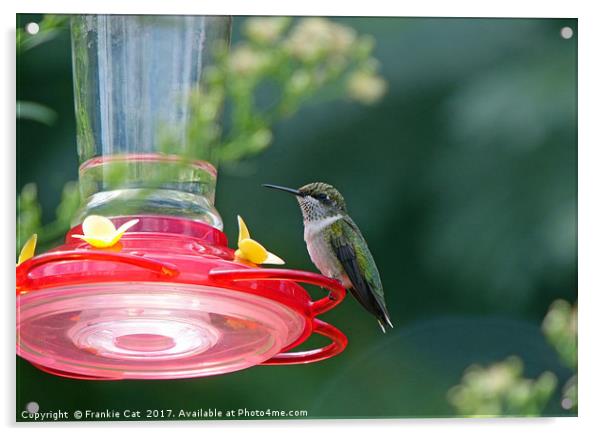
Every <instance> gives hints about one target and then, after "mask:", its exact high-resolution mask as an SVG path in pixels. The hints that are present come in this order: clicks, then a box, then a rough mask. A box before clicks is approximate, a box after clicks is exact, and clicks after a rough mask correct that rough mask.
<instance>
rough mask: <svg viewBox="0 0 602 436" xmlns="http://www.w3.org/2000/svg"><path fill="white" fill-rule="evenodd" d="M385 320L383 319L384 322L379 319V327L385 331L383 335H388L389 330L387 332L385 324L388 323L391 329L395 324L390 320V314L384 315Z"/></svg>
mask: <svg viewBox="0 0 602 436" xmlns="http://www.w3.org/2000/svg"><path fill="white" fill-rule="evenodd" d="M383 318H384V319H382V320H381V319H379V320H378V325H379V326H380V329H381V330H382V331H383V333H387V330H386V328H385V323H386V324H387V325H388V326H389V327H391V328H393V323H392V322H391V320H390V319H389V314H388V313H386V312H384V313H383Z"/></svg>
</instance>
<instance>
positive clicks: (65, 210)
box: [17, 182, 80, 254]
mask: <svg viewBox="0 0 602 436" xmlns="http://www.w3.org/2000/svg"><path fill="white" fill-rule="evenodd" d="M79 206H80V195H79V189H78V184H77V182H67V183H65V186H63V192H62V195H61V201H60V203H59V205H58V207H57V208H56V214H55V219H54V220H53V221H51V222H49V223H47V224H45V225H42V222H41V216H42V208H41V206H40V204H39V203H38V190H37V187H36V185H35V184H34V183H29V184H27V185H25V186H24V187H23V189H22V190H21V193H20V194H19V196H18V198H17V254H18V252H19V251H20V250H21V246H22V245H23V244H25V242H26V241H27V239H28V238H29V237H30V236H31V235H32V234H34V233H37V234H38V235H39V239H38V240H39V242H38V243H39V245H40V247H41V248H42V249H47V248H50V247H52V246H53V245H55V244H56V243H57V241H60V240H61V239H62V238H63V237H64V236H65V232H66V231H67V230H69V228H70V227H71V219H72V218H73V216H74V215H75V212H76V211H77V209H78V208H79Z"/></svg>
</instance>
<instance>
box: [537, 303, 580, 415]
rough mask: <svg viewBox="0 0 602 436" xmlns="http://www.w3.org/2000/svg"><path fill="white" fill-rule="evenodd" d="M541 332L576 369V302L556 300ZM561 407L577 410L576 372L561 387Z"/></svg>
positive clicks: (563, 359)
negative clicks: (573, 303)
mask: <svg viewBox="0 0 602 436" xmlns="http://www.w3.org/2000/svg"><path fill="white" fill-rule="evenodd" d="M542 329H543V332H544V334H545V336H546V339H547V340H548V341H549V342H550V343H551V344H552V345H553V346H554V349H555V350H556V352H557V353H558V355H559V356H560V358H561V360H562V362H563V363H564V364H565V365H566V366H567V367H569V368H570V369H571V370H572V371H575V372H576V371H577V303H575V305H574V306H572V307H571V305H570V304H569V303H568V302H567V301H564V300H556V301H554V302H553V303H552V305H551V306H550V310H549V311H548V314H547V315H546V317H545V318H544V320H543V325H542ZM561 404H562V407H563V408H565V409H570V410H572V411H574V412H575V413H576V412H577V407H578V404H577V374H575V375H574V376H572V377H571V378H570V379H569V380H568V381H567V382H566V383H565V384H564V386H563V388H562V402H561Z"/></svg>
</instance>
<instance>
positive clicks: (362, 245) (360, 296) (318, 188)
mask: <svg viewBox="0 0 602 436" xmlns="http://www.w3.org/2000/svg"><path fill="white" fill-rule="evenodd" d="M263 186H264V187H266V188H271V189H278V190H280V191H284V192H288V193H290V194H293V195H295V196H296V198H297V201H298V203H299V206H300V207H301V213H302V214H303V226H304V234H303V237H304V239H305V243H306V244H307V251H308V252H309V257H310V258H311V261H312V262H313V264H314V265H315V266H316V268H318V269H319V270H320V272H321V273H322V274H324V275H325V276H327V277H330V278H333V279H336V280H338V281H339V282H341V283H342V285H343V286H344V287H345V288H346V289H348V290H350V292H351V294H352V295H353V296H354V297H355V299H356V300H357V301H358V302H359V303H360V304H361V305H362V306H363V307H364V308H365V309H366V310H367V311H368V312H370V313H371V314H373V315H374V316H375V317H376V319H377V320H378V324H379V325H380V328H381V329H382V330H383V332H386V330H385V326H387V325H388V326H390V327H393V324H392V323H391V319H390V317H389V312H388V311H387V306H386V304H385V294H384V291H383V286H382V284H381V281H380V275H379V274H378V269H377V267H376V263H375V262H374V258H373V257H372V253H370V250H369V249H368V244H367V243H366V240H365V239H364V237H363V235H362V232H361V231H360V229H359V227H358V226H357V225H356V224H355V222H354V221H353V220H352V219H351V217H350V216H349V214H348V213H347V205H346V204H345V199H344V198H343V196H342V195H341V193H340V192H339V191H337V190H336V189H335V188H334V187H333V186H331V185H328V184H326V183H322V182H316V183H310V184H307V185H305V186H302V187H300V188H299V189H292V188H286V187H284V186H277V185H269V184H264V185H263Z"/></svg>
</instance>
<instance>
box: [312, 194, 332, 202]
mask: <svg viewBox="0 0 602 436" xmlns="http://www.w3.org/2000/svg"><path fill="white" fill-rule="evenodd" d="M314 197H315V198H316V199H317V200H320V201H328V202H329V201H330V197H329V196H328V195H326V194H323V193H320V194H316V195H315V196H314Z"/></svg>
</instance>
